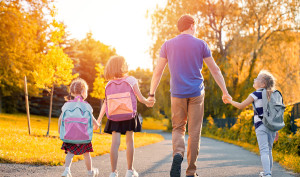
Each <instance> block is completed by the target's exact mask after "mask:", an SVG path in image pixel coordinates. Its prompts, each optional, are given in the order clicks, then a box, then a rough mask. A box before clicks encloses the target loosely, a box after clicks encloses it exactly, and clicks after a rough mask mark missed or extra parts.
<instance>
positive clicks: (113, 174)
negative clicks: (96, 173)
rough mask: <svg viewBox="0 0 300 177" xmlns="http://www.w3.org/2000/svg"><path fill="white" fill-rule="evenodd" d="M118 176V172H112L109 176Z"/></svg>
mask: <svg viewBox="0 0 300 177" xmlns="http://www.w3.org/2000/svg"><path fill="white" fill-rule="evenodd" d="M118 176H119V174H118V172H111V173H110V175H109V177H118Z"/></svg>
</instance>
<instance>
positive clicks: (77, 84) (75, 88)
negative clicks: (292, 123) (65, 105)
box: [65, 78, 89, 101]
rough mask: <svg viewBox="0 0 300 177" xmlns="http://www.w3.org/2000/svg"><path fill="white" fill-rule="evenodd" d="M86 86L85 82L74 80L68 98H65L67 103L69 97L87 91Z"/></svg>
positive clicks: (79, 79)
mask: <svg viewBox="0 0 300 177" xmlns="http://www.w3.org/2000/svg"><path fill="white" fill-rule="evenodd" d="M88 88H89V87H88V85H87V83H86V81H85V80H83V79H81V78H76V79H74V80H73V81H72V82H71V85H70V92H69V96H67V97H65V99H66V100H67V101H68V100H70V99H71V95H75V94H81V93H82V91H83V90H86V91H87V90H88Z"/></svg>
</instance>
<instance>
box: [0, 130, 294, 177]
mask: <svg viewBox="0 0 300 177" xmlns="http://www.w3.org/2000/svg"><path fill="white" fill-rule="evenodd" d="M156 133H160V132H156ZM161 134H162V135H163V136H164V137H165V140H164V141H162V142H159V143H156V144H152V145H148V146H144V147H140V148H137V149H136V151H135V161H134V168H135V169H136V170H137V172H138V173H139V174H140V176H141V177H168V176H169V170H170V167H171V163H172V140H171V134H170V133H161ZM187 137H188V136H186V140H187ZM93 165H94V167H97V168H99V170H100V175H99V176H100V177H108V176H109V173H110V169H111V168H110V161H109V154H105V155H102V156H98V157H94V158H93ZM126 167H127V164H126V153H125V151H120V152H119V160H118V171H119V176H120V177H124V176H125V172H126V170H127V169H126ZM197 167H198V168H197V173H198V174H199V175H200V177H258V173H259V172H260V171H262V167H261V162H260V157H259V156H257V155H255V154H253V153H251V152H249V151H247V150H245V149H243V148H241V147H238V146H235V145H232V144H228V143H224V142H221V141H216V140H213V139H209V138H204V137H202V139H201V148H200V153H199V157H198V162H197ZM186 168H187V162H186V157H185V158H184V161H183V165H182V174H181V176H185V170H186ZM63 170H64V167H63V166H59V167H50V166H32V165H20V164H0V176H1V177H6V176H9V177H10V176H18V177H23V176H24V177H26V176H32V177H38V176H43V177H48V176H49V177H54V176H60V175H61V173H62V172H63ZM71 172H72V176H73V177H82V176H86V167H85V165H84V161H79V162H75V163H73V164H72V166H71ZM272 176H273V177H293V176H297V177H299V176H300V175H299V174H293V173H291V172H288V171H286V170H285V169H283V168H282V167H281V166H280V165H279V164H278V163H274V167H273V175H272Z"/></svg>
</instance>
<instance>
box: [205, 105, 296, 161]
mask: <svg viewBox="0 0 300 177" xmlns="http://www.w3.org/2000/svg"><path fill="white" fill-rule="evenodd" d="M291 110H292V106H288V107H287V109H286V111H285V112H284V122H285V124H286V126H285V127H284V128H283V129H281V130H280V131H279V139H278V141H277V142H275V143H274V147H273V149H274V150H276V151H277V152H280V153H283V154H290V155H296V156H299V154H300V150H299V148H298V147H299V146H300V130H298V131H297V133H296V134H291V131H290V118H291ZM252 116H253V111H251V110H246V111H243V112H241V114H240V115H239V116H238V119H237V121H236V123H235V124H234V125H233V126H232V127H231V128H230V129H229V128H217V127H216V126H215V125H214V122H213V119H212V118H211V117H208V118H207V120H208V123H207V125H206V126H204V127H203V129H202V133H203V134H204V135H213V136H216V137H219V138H225V139H228V140H233V141H237V142H245V143H249V144H252V145H257V140H256V134H255V128H254V126H253V121H252Z"/></svg>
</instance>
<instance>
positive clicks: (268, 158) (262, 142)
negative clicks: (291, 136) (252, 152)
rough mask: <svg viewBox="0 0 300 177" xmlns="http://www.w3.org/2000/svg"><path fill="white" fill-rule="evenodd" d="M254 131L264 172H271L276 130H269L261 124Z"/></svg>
mask: <svg viewBox="0 0 300 177" xmlns="http://www.w3.org/2000/svg"><path fill="white" fill-rule="evenodd" d="M255 133H256V137H257V142H258V147H259V151H260V158H261V163H262V166H263V170H264V174H265V175H266V174H271V173H272V166H273V157H272V148H273V143H274V139H275V135H276V132H274V131H271V130H270V129H268V128H267V127H265V126H264V124H262V125H260V126H259V127H258V128H257V129H256V130H255Z"/></svg>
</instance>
